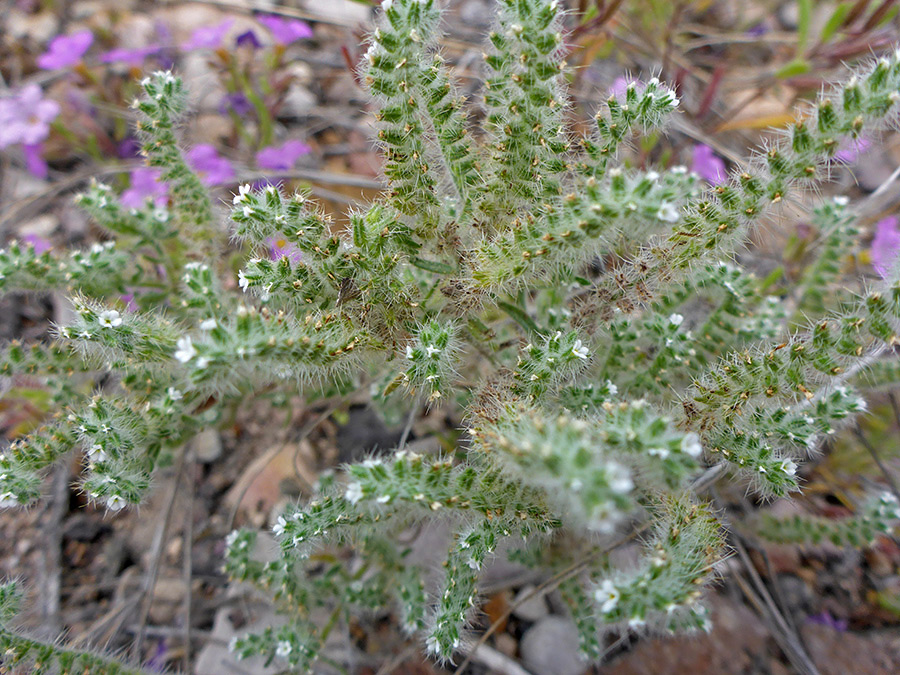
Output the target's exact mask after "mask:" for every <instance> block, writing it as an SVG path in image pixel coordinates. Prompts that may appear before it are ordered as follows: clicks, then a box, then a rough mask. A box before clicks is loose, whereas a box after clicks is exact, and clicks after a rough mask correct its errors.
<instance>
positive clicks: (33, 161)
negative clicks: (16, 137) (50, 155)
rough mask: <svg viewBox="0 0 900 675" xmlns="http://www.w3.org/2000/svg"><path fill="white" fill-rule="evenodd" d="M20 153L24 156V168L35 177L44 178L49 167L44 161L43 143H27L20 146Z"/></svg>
mask: <svg viewBox="0 0 900 675" xmlns="http://www.w3.org/2000/svg"><path fill="white" fill-rule="evenodd" d="M22 155H23V156H24V157H25V168H26V169H28V173H30V174H31V175H32V176H35V177H37V178H46V177H47V176H48V174H49V173H50V167H48V166H47V162H45V161H44V144H43V143H28V144H26V145H23V146H22Z"/></svg>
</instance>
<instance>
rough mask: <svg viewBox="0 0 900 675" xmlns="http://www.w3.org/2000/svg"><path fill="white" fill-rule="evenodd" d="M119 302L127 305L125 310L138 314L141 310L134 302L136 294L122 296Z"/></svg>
mask: <svg viewBox="0 0 900 675" xmlns="http://www.w3.org/2000/svg"><path fill="white" fill-rule="evenodd" d="M119 300H121V301H122V302H124V303H125V309H127V310H128V311H129V312H136V311H138V310H139V309H140V307H139V306H138V304H137V303H136V302H135V301H134V292H133V291H132V292H130V293H126V294H125V295H120V296H119Z"/></svg>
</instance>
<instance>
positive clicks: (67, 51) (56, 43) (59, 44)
mask: <svg viewBox="0 0 900 675" xmlns="http://www.w3.org/2000/svg"><path fill="white" fill-rule="evenodd" d="M93 43H94V34H93V33H92V32H91V31H89V30H82V31H78V32H77V33H73V34H72V35H59V36H57V37H55V38H53V39H52V40H51V41H50V44H49V45H48V48H47V51H46V52H44V53H43V54H41V55H40V56H39V57H38V59H37V64H38V66H40V67H41V68H43V69H44V70H55V69H57V68H68V67H69V66H74V65H75V64H76V63H78V62H79V61H81V57H82V56H84V55H85V53H86V52H87V50H88V49H90V47H91V45H92V44H93Z"/></svg>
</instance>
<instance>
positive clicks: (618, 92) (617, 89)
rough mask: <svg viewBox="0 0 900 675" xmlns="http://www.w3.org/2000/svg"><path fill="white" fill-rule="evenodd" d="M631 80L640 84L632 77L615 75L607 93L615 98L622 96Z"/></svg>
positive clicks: (639, 82)
mask: <svg viewBox="0 0 900 675" xmlns="http://www.w3.org/2000/svg"><path fill="white" fill-rule="evenodd" d="M632 82H633V83H634V84H635V85H638V86H640V84H641V81H640V80H638V79H636V78H634V77H617V78H616V79H615V80H613V83H612V85H611V86H610V88H609V95H610V96H615V97H616V98H624V97H625V90H627V89H628V85H630V84H631V83H632Z"/></svg>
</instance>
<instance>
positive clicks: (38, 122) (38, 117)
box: [0, 84, 59, 148]
mask: <svg viewBox="0 0 900 675" xmlns="http://www.w3.org/2000/svg"><path fill="white" fill-rule="evenodd" d="M43 94H44V92H43V91H42V90H41V88H40V86H38V85H37V84H28V85H25V86H24V87H23V88H22V89H21V91H19V93H18V94H16V95H15V96H12V97H10V98H3V99H0V148H5V147H7V146H8V145H13V144H15V143H22V144H24V145H34V144H36V143H40V142H41V141H43V140H44V139H45V138H47V136H49V135H50V122H52V121H53V120H54V119H56V116H57V115H59V103H57V102H56V101H52V100H49V99H44V98H43Z"/></svg>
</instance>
